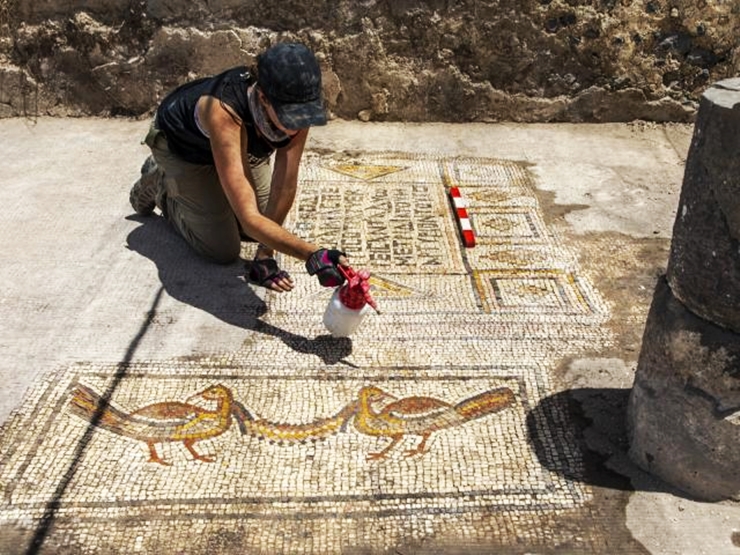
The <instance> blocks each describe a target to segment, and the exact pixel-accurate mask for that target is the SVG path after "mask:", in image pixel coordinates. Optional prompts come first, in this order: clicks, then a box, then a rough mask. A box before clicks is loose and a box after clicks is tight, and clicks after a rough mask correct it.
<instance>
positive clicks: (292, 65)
mask: <svg viewBox="0 0 740 555" xmlns="http://www.w3.org/2000/svg"><path fill="white" fill-rule="evenodd" d="M257 81H258V83H259V86H260V88H261V89H262V92H263V93H264V94H265V96H267V99H268V100H269V101H270V104H272V107H273V108H274V109H275V113H276V114H277V116H278V119H279V120H280V123H281V124H282V125H283V126H284V127H285V128H286V129H304V128H306V127H311V126H312V125H324V124H326V113H325V111H324V102H323V98H322V90H321V68H320V67H319V63H318V61H317V60H316V57H315V56H314V54H313V52H311V51H310V50H309V49H308V48H306V47H305V46H303V45H302V44H292V43H280V44H276V45H274V46H271V47H270V48H268V49H267V50H265V52H263V53H262V54H260V55H259V57H258V58H257Z"/></svg>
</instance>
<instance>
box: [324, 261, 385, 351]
mask: <svg viewBox="0 0 740 555" xmlns="http://www.w3.org/2000/svg"><path fill="white" fill-rule="evenodd" d="M337 268H339V271H340V272H342V274H344V277H345V278H346V279H347V281H346V282H345V283H344V285H342V286H340V287H337V288H336V289H335V290H334V294H333V295H332V296H331V300H330V301H329V305H328V306H327V307H326V312H324V326H326V329H327V330H329V332H330V333H331V334H332V336H333V337H349V336H350V335H352V334H353V333H354V332H355V330H356V329H357V327H358V326H359V325H360V322H362V319H363V318H364V317H365V315H366V314H367V313H368V312H369V311H370V308H369V307H372V308H373V309H375V312H377V313H378V314H380V311H379V310H378V307H377V305H376V304H375V301H374V300H373V298H372V296H371V295H370V282H369V279H370V273H369V272H368V271H367V270H360V271H359V272H355V271H354V270H353V269H352V268H350V267H349V266H341V265H339V266H337Z"/></svg>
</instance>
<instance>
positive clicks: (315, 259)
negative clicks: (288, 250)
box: [306, 249, 347, 287]
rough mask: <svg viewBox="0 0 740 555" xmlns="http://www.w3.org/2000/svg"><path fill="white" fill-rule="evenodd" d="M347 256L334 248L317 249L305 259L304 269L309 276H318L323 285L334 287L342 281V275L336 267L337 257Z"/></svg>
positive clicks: (337, 263)
mask: <svg viewBox="0 0 740 555" xmlns="http://www.w3.org/2000/svg"><path fill="white" fill-rule="evenodd" d="M340 256H347V255H346V254H344V253H343V252H342V251H338V250H336V249H331V250H328V249H319V250H317V251H316V252H315V253H313V254H312V255H311V256H309V257H308V260H306V270H307V271H308V275H309V276H314V275H315V276H316V277H318V278H319V283H321V285H323V286H324V287H336V286H337V285H342V284H343V283H344V276H343V275H342V274H341V272H340V271H339V270H338V269H337V266H338V265H339V257H340Z"/></svg>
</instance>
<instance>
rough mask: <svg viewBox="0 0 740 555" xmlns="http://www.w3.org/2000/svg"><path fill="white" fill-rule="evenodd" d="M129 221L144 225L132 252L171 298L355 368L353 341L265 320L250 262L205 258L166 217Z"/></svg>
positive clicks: (133, 238) (133, 237)
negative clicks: (146, 262)
mask: <svg viewBox="0 0 740 555" xmlns="http://www.w3.org/2000/svg"><path fill="white" fill-rule="evenodd" d="M126 219H127V220H130V221H135V222H140V223H141V224H142V225H140V226H139V227H137V228H136V229H134V230H133V231H132V232H131V233H129V235H128V237H127V244H128V247H129V248H130V249H131V250H133V251H136V252H138V253H139V254H141V255H142V256H145V257H146V258H148V259H150V260H151V261H152V262H154V264H155V265H156V266H157V270H158V272H159V279H160V281H161V282H162V286H163V287H164V289H165V291H166V292H167V293H168V294H169V295H170V296H171V297H173V298H175V299H177V300H179V301H182V302H184V303H187V304H189V305H191V306H194V307H196V308H198V309H201V310H204V311H206V312H208V313H210V314H212V315H213V316H215V317H216V318H219V319H220V320H223V321H224V322H227V323H228V324H231V325H233V326H238V327H240V328H243V329H245V330H251V331H255V332H259V333H263V334H265V335H270V336H273V337H277V338H278V339H280V340H281V341H282V342H283V343H285V344H286V345H287V346H288V347H290V348H291V349H293V350H294V351H297V352H300V353H306V354H310V355H316V356H317V357H319V358H320V359H321V360H322V361H323V362H324V363H325V364H327V365H331V364H336V363H338V362H341V363H343V364H347V365H350V366H352V364H351V363H349V362H347V361H345V360H343V359H344V358H345V357H347V356H349V355H350V354H351V353H352V340H351V339H349V338H335V337H332V336H331V335H320V336H318V337H316V338H314V339H310V338H308V337H304V336H301V335H297V334H295V333H292V332H289V331H286V330H284V329H281V328H278V327H276V326H273V325H271V324H268V323H267V322H264V321H262V320H261V319H260V317H261V316H263V315H264V314H265V313H266V312H267V306H266V305H265V302H264V301H263V300H262V299H260V298H259V297H258V296H257V295H256V294H255V293H254V291H252V289H251V288H250V287H249V286H248V285H247V284H246V283H245V280H246V274H247V273H248V271H249V269H248V266H247V264H248V262H247V263H245V262H244V261H243V260H237V261H236V262H234V263H232V264H227V265H219V264H214V263H212V262H209V261H207V260H205V259H203V258H201V257H200V256H198V255H197V254H196V253H194V252H193V251H192V250H191V249H190V247H188V245H187V244H186V243H185V241H184V240H183V239H182V238H181V237H180V236H178V235H177V233H175V232H174V230H173V229H172V228H171V227H170V225H169V224H168V223H167V222H166V221H165V220H164V218H161V217H156V216H150V217H146V218H145V217H141V216H136V215H133V216H128V217H127V218H126Z"/></svg>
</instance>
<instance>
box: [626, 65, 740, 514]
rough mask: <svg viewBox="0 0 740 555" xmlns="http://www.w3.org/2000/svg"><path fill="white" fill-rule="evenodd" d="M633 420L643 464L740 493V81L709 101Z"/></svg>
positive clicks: (667, 476)
mask: <svg viewBox="0 0 740 555" xmlns="http://www.w3.org/2000/svg"><path fill="white" fill-rule="evenodd" d="M628 425H629V431H630V456H631V458H632V459H633V460H634V461H635V462H636V463H637V464H638V465H640V466H641V467H642V468H644V469H646V470H647V471H649V472H651V473H653V474H655V475H657V476H659V477H660V478H662V479H663V480H665V481H667V482H669V483H671V484H673V485H674V486H677V487H679V488H681V489H683V490H685V491H686V492H688V493H690V494H692V495H693V496H696V497H698V498H700V499H704V500H720V499H740V79H728V80H726V81H720V82H719V83H716V84H715V85H713V86H712V87H710V88H709V89H708V90H707V91H706V92H705V93H704V95H703V96H702V98H701V102H700V105H699V113H698V116H697V120H696V124H695V127H694V136H693V139H692V142H691V148H690V151H689V156H688V159H687V161H686V169H685V173H684V180H683V187H682V190H681V198H680V202H679V206H678V211H677V214H676V221H675V224H674V228H673V240H672V245H671V253H670V258H669V262H668V271H667V276H666V278H665V279H661V280H660V282H659V283H658V286H657V288H656V291H655V295H654V297H653V303H652V306H651V308H650V313H649V315H648V320H647V324H646V328H645V334H644V336H643V342H642V351H641V353H640V359H639V361H638V366H637V373H636V375H635V383H634V386H633V389H632V394H631V396H630V401H629V407H628Z"/></svg>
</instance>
